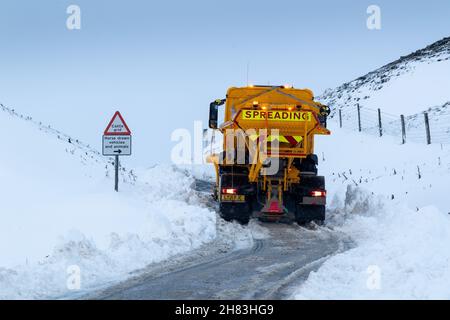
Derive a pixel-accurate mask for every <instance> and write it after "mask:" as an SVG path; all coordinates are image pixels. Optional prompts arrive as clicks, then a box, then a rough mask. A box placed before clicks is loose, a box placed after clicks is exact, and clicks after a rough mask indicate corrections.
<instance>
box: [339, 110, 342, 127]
mask: <svg viewBox="0 0 450 320" xmlns="http://www.w3.org/2000/svg"><path fill="white" fill-rule="evenodd" d="M339 127H340V128H342V109H339Z"/></svg>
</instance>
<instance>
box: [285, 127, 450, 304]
mask: <svg viewBox="0 0 450 320" xmlns="http://www.w3.org/2000/svg"><path fill="white" fill-rule="evenodd" d="M332 131H333V135H332V136H331V137H323V139H318V141H317V147H318V151H319V156H320V158H321V160H322V161H321V162H322V163H321V164H320V166H319V168H320V170H321V173H322V174H324V175H325V176H327V189H328V191H329V199H330V204H329V210H328V219H327V226H328V227H330V228H333V229H335V230H338V231H341V232H344V233H346V234H348V235H349V236H351V238H352V239H353V241H354V243H355V247H354V248H353V249H351V250H349V251H346V252H344V253H341V254H337V255H336V256H334V257H332V258H330V259H329V260H327V261H326V262H325V263H324V264H323V266H322V267H321V268H320V269H319V270H318V271H317V272H313V273H311V274H310V276H309V278H308V279H307V281H306V282H305V283H304V284H303V285H302V286H301V287H299V288H298V290H297V291H296V292H295V294H294V295H293V298H295V299H449V298H450V293H449V291H448V283H450V269H449V268H448V266H449V263H450V250H449V249H448V243H450V242H449V241H450V215H449V214H448V213H449V212H450V204H449V202H448V190H449V189H450V179H449V178H450V152H449V151H450V150H449V149H448V148H447V147H446V146H439V145H431V146H425V145H417V144H406V145H399V144H398V143H396V142H395V140H392V139H391V138H388V137H384V138H375V137H372V136H367V135H364V134H355V133H353V132H349V131H346V130H339V129H337V128H332ZM343 151H344V152H343ZM369 190H370V191H369Z"/></svg>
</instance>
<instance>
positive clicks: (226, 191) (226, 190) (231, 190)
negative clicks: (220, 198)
mask: <svg viewBox="0 0 450 320" xmlns="http://www.w3.org/2000/svg"><path fill="white" fill-rule="evenodd" d="M222 193H224V194H236V193H237V189H236V188H223V189H222Z"/></svg>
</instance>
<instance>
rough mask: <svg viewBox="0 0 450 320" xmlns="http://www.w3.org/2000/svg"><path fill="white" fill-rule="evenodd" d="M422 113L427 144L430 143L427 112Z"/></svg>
mask: <svg viewBox="0 0 450 320" xmlns="http://www.w3.org/2000/svg"><path fill="white" fill-rule="evenodd" d="M423 115H424V117H425V130H426V134H427V144H431V133H430V121H429V119H428V113H427V112H425V113H424V114H423Z"/></svg>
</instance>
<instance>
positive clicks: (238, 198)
mask: <svg viewBox="0 0 450 320" xmlns="http://www.w3.org/2000/svg"><path fill="white" fill-rule="evenodd" d="M221 200H222V201H224V202H245V196H244V195H239V194H222V197H221Z"/></svg>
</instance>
